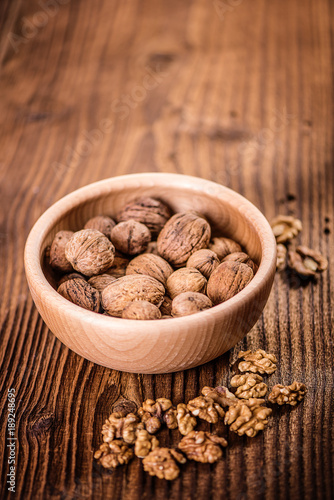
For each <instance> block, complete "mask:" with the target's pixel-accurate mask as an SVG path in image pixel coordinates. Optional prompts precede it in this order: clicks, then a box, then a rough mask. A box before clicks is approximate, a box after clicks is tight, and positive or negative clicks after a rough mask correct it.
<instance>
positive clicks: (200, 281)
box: [167, 267, 207, 299]
mask: <svg viewBox="0 0 334 500" xmlns="http://www.w3.org/2000/svg"><path fill="white" fill-rule="evenodd" d="M206 284H207V281H206V279H205V278H204V276H203V274H201V273H200V272H199V271H198V270H197V269H195V268H193V267H181V269H177V270H176V271H174V272H173V274H171V275H170V276H169V278H168V280H167V291H168V294H169V296H170V297H171V298H172V299H174V298H175V297H176V296H177V295H179V294H180V293H183V292H204V291H205V289H206Z"/></svg>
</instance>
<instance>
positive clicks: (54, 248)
mask: <svg viewBox="0 0 334 500" xmlns="http://www.w3.org/2000/svg"><path fill="white" fill-rule="evenodd" d="M73 234H74V233H73V231H58V233H57V234H56V235H55V237H54V238H53V241H52V243H51V247H50V261H49V262H50V266H51V267H52V268H53V269H55V270H56V271H60V272H62V273H68V272H71V271H73V267H72V264H71V263H70V262H69V261H68V260H67V258H66V255H65V246H66V244H67V242H68V241H69V240H70V239H71V238H72V236H73Z"/></svg>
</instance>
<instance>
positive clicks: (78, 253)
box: [65, 229, 115, 276]
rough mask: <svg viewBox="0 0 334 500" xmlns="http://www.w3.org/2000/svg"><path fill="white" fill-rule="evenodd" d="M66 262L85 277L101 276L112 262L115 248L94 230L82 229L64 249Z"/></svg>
mask: <svg viewBox="0 0 334 500" xmlns="http://www.w3.org/2000/svg"><path fill="white" fill-rule="evenodd" d="M65 255H66V258H67V260H68V261H69V262H70V263H71V264H72V266H73V268H74V269H75V270H76V271H79V273H82V274H84V275H85V276H93V275H95V274H101V273H103V272H104V271H105V270H106V269H108V268H109V267H110V266H111V264H112V263H113V260H114V255H115V247H114V245H113V244H112V243H111V242H110V241H109V240H108V238H107V237H106V236H104V234H102V233H100V231H97V230H95V229H82V230H81V231H77V232H76V233H74V234H73V236H72V237H71V238H70V239H69V241H68V242H67V244H66V247H65Z"/></svg>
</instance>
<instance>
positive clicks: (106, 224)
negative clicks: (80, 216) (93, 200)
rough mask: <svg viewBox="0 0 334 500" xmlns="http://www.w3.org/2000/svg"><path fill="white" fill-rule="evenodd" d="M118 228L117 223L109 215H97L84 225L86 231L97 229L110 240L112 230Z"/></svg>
mask: <svg viewBox="0 0 334 500" xmlns="http://www.w3.org/2000/svg"><path fill="white" fill-rule="evenodd" d="M114 226H116V222H115V221H114V220H113V219H111V217H108V216H107V215H97V216H96V217H92V218H91V219H89V220H88V221H87V222H86V224H85V225H84V229H96V230H97V231H100V233H102V234H104V236H106V237H107V238H109V240H110V235H111V230H112V228H113V227H114Z"/></svg>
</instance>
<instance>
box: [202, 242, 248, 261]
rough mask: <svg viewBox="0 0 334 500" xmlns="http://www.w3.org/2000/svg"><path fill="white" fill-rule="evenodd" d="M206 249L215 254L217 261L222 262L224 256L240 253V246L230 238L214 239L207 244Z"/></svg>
mask: <svg viewBox="0 0 334 500" xmlns="http://www.w3.org/2000/svg"><path fill="white" fill-rule="evenodd" d="M208 248H209V249H210V250H212V251H213V252H215V253H216V254H217V256H218V259H220V260H222V259H223V258H224V257H226V255H228V254H229V253H233V252H241V251H242V249H241V246H240V245H239V243H237V242H236V241H234V240H231V239H230V238H223V237H215V238H212V240H211V241H210V243H209V246H208Z"/></svg>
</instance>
